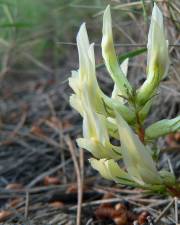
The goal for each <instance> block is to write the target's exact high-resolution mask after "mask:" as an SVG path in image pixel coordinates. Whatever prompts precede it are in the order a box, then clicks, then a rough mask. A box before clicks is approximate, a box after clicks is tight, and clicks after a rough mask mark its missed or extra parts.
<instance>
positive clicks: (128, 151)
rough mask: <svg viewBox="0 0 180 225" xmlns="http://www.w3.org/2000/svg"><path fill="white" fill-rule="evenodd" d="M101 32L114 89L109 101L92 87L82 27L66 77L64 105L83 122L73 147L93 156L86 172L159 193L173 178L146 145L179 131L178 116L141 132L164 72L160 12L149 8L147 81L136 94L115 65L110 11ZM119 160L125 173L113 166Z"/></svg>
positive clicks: (91, 59) (89, 48)
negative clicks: (116, 142) (75, 60)
mask: <svg viewBox="0 0 180 225" xmlns="http://www.w3.org/2000/svg"><path fill="white" fill-rule="evenodd" d="M102 33H103V37H102V45H101V47H102V56H103V59H104V64H105V66H106V68H107V71H108V72H109V74H110V76H111V78H112V80H113V81H114V89H113V91H112V94H111V96H110V97H109V96H107V95H105V94H104V93H103V91H102V90H101V89H100V87H99V85H98V82H97V79H96V64H95V56H94V44H93V43H92V44H90V43H89V39H88V35H87V30H86V26H85V24H84V23H83V24H82V25H81V27H80V30H79V32H78V35H77V46H78V53H79V69H78V70H77V71H72V76H71V77H70V78H69V85H70V87H71V88H72V89H73V91H74V94H72V95H71V97H70V104H71V106H72V107H73V108H75V109H76V110H77V111H78V112H79V113H80V114H81V116H82V118H83V138H78V139H77V144H78V146H79V147H81V148H84V149H86V150H88V151H89V152H90V153H91V154H92V155H93V157H94V158H91V159H90V160H89V161H90V163H91V165H92V167H93V168H94V169H96V170H97V171H99V173H100V174H101V175H102V176H103V177H105V178H106V179H109V180H114V181H115V182H117V183H120V184H123V185H130V186H135V187H141V188H145V189H150V190H154V191H162V192H164V191H165V190H166V188H167V187H168V186H169V185H174V184H175V182H176V179H175V177H174V175H173V174H172V173H170V172H168V171H164V170H161V171H158V170H157V168H156V164H155V162H154V160H153V157H152V155H153V151H152V149H151V148H150V147H149V146H148V143H149V141H152V140H154V139H156V138H158V137H160V136H163V135H166V134H168V133H170V132H175V131H178V130H180V116H178V117H177V118H174V119H171V120H166V119H165V120H161V121H158V122H156V123H154V124H152V125H150V126H149V127H147V128H146V129H145V128H144V120H145V119H146V117H147V115H148V112H149V110H150V107H151V105H152V102H153V97H154V96H155V95H156V92H157V89H158V87H159V84H160V81H161V80H162V79H163V78H164V77H165V76H166V75H167V71H168V67H169V56H168V41H167V40H166V38H165V31H164V26H163V16H162V13H161V11H160V10H159V8H158V7H157V5H156V4H154V8H153V12H152V17H151V24H150V29H149V34H148V43H147V55H148V56H147V78H146V80H145V82H144V83H143V84H142V86H141V87H140V88H139V89H137V90H134V88H133V87H132V86H131V84H130V83H129V81H128V79H127V70H128V58H127V59H125V60H124V62H123V63H122V64H121V65H119V62H118V58H117V55H116V52H115V48H114V44H113V34H112V23H111V12H110V6H108V7H107V8H106V10H105V12H104V16H103V30H102ZM112 138H113V139H115V140H116V139H117V140H119V141H120V145H119V146H117V145H113V144H112V141H111V139H112ZM120 161H122V162H123V163H124V167H125V169H123V167H120V166H119V162H120ZM121 165H122V163H121Z"/></svg>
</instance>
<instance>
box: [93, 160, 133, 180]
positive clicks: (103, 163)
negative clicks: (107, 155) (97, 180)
mask: <svg viewBox="0 0 180 225" xmlns="http://www.w3.org/2000/svg"><path fill="white" fill-rule="evenodd" d="M89 161H90V163H91V166H92V167H93V168H94V169H95V170H97V171H98V172H99V173H100V174H101V176H103V177H104V178H106V179H108V180H114V181H116V182H119V181H121V182H124V184H127V183H131V182H132V181H131V180H130V177H129V176H128V174H127V173H126V172H124V171H123V170H122V169H121V168H120V167H119V165H118V164H117V162H115V161H114V160H112V159H110V160H107V159H100V160H97V159H94V158H91V159H89Z"/></svg>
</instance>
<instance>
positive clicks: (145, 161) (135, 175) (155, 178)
mask: <svg viewBox="0 0 180 225" xmlns="http://www.w3.org/2000/svg"><path fill="white" fill-rule="evenodd" d="M116 121H117V125H118V129H119V136H120V141H121V149H122V155H123V159H124V163H125V165H126V168H127V170H128V173H129V174H130V176H131V178H132V179H133V180H134V181H136V182H137V183H139V184H141V185H143V184H160V183H161V182H162V181H161V179H160V176H159V174H158V172H157V170H156V168H155V164H154V162H153V159H152V157H151V155H150V153H149V152H148V151H147V149H146V147H145V146H144V145H143V144H142V143H141V141H140V140H139V138H138V137H137V136H136V135H135V133H134V132H133V131H132V129H131V128H130V127H129V125H128V124H127V123H126V121H125V120H124V119H123V118H122V117H121V115H120V114H118V113H116Z"/></svg>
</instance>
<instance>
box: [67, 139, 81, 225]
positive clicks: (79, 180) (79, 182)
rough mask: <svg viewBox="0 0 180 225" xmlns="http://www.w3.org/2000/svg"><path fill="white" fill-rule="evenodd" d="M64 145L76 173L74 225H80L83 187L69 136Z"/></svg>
mask: <svg viewBox="0 0 180 225" xmlns="http://www.w3.org/2000/svg"><path fill="white" fill-rule="evenodd" d="M65 141H66V144H67V146H68V148H69V151H70V153H71V157H72V160H73V163H74V168H75V171H76V176H77V185H78V207H77V219H76V225H80V224H81V206H82V193H83V187H82V180H81V172H80V167H79V164H78V160H77V157H76V153H75V147H74V146H73V143H72V140H71V139H70V137H69V136H65Z"/></svg>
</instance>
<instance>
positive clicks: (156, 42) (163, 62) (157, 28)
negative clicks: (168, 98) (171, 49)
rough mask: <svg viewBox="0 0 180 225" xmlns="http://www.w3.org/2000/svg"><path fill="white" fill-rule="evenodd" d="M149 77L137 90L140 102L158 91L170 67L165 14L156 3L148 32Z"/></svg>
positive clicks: (145, 100) (142, 102) (143, 101)
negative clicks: (164, 24) (164, 23)
mask: <svg viewBox="0 0 180 225" xmlns="http://www.w3.org/2000/svg"><path fill="white" fill-rule="evenodd" d="M147 49H148V65H147V74H148V75H147V79H146V81H145V82H144V84H143V85H142V86H141V87H140V89H139V90H138V92H137V101H138V103H139V104H144V103H146V102H147V101H148V100H149V99H150V98H151V97H152V96H153V95H154V94H155V92H156V89H157V88H158V86H159V83H160V81H161V80H162V78H163V77H164V76H166V74H167V71H168V68H169V55H168V41H167V40H166V38H165V31H164V26H163V15H162V13H161V11H160V10H159V8H158V7H157V5H156V3H155V4H154V8H153V12H152V17H151V24H150V29H149V34H148V44H147Z"/></svg>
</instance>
